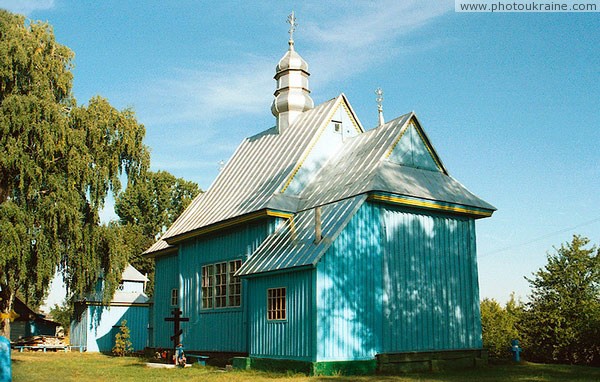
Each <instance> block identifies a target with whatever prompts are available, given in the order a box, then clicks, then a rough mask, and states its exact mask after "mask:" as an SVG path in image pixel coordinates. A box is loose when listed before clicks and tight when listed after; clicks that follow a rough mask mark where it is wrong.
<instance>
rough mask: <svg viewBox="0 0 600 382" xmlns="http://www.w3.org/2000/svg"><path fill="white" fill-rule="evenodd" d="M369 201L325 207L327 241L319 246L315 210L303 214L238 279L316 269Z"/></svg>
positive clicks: (272, 239) (275, 235)
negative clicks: (349, 223) (363, 205)
mask: <svg viewBox="0 0 600 382" xmlns="http://www.w3.org/2000/svg"><path fill="white" fill-rule="evenodd" d="M366 197H367V196H366V195H359V196H356V197H354V198H350V199H345V200H341V201H338V202H335V203H331V204H327V205H325V206H323V207H321V229H322V237H323V238H322V239H321V240H320V241H319V242H318V243H315V215H314V214H315V209H314V208H313V209H310V210H305V211H302V212H299V213H298V214H296V215H295V216H294V217H292V218H290V219H289V220H287V221H286V222H285V223H284V224H281V225H280V226H279V228H278V229H277V230H276V231H275V232H274V233H273V234H271V235H270V236H269V237H267V239H265V241H263V242H262V244H261V245H260V246H259V247H258V249H257V250H256V251H255V252H254V253H253V254H252V256H251V257H250V258H249V259H248V261H246V262H245V263H244V264H243V265H242V267H241V268H240V269H239V270H238V272H237V273H236V275H238V276H245V275H250V274H257V273H264V272H272V271H276V270H281V269H289V268H297V267H305V266H314V265H316V264H317V262H318V261H319V259H320V258H321V256H323V254H324V253H325V251H327V249H328V248H329V247H330V246H331V243H332V242H333V241H334V240H335V238H336V237H337V236H338V235H339V234H340V232H342V230H343V229H344V227H346V225H347V224H348V222H349V221H350V219H351V218H352V216H353V215H354V213H355V212H356V211H357V210H358V208H360V206H361V205H362V204H363V203H364V201H365V200H366Z"/></svg>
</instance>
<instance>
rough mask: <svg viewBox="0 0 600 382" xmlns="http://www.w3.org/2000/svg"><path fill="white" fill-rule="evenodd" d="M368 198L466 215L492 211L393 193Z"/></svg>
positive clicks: (481, 214) (488, 215) (489, 214)
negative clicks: (449, 204)
mask: <svg viewBox="0 0 600 382" xmlns="http://www.w3.org/2000/svg"><path fill="white" fill-rule="evenodd" d="M369 200H377V201H381V202H386V203H392V204H400V205H403V206H411V207H424V208H428V209H432V210H439V211H449V212H458V213H462V214H467V215H476V216H481V217H490V216H492V213H493V212H485V211H479V210H476V209H471V208H468V207H459V206H447V205H442V204H438V203H435V202H429V201H425V200H416V199H412V198H406V197H402V196H394V195H380V194H371V195H369Z"/></svg>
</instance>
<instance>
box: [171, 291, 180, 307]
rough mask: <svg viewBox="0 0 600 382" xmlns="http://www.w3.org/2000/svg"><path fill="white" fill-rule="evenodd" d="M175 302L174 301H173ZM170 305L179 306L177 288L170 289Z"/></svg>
mask: <svg viewBox="0 0 600 382" xmlns="http://www.w3.org/2000/svg"><path fill="white" fill-rule="evenodd" d="M173 302H175V303H173ZM171 307H172V308H175V307H179V289H178V288H173V289H171Z"/></svg>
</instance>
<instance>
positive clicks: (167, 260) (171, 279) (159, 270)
mask: <svg viewBox="0 0 600 382" xmlns="http://www.w3.org/2000/svg"><path fill="white" fill-rule="evenodd" d="M155 261H156V267H155V269H156V271H155V272H156V273H155V274H154V296H153V300H154V305H153V309H152V315H153V317H152V322H153V328H152V332H153V335H154V338H153V344H154V346H155V347H163V348H170V347H171V346H173V342H172V341H171V339H170V337H171V336H172V335H173V323H169V322H165V318H166V317H169V316H171V310H172V309H173V307H171V290H172V289H176V288H179V278H178V272H179V265H178V256H177V254H173V255H168V256H161V257H158V258H156V260H155Z"/></svg>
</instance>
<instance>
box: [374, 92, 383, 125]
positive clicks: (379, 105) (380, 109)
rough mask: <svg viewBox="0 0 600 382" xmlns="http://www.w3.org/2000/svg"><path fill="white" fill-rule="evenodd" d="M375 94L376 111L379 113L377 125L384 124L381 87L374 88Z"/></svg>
mask: <svg viewBox="0 0 600 382" xmlns="http://www.w3.org/2000/svg"><path fill="white" fill-rule="evenodd" d="M375 94H376V95H377V98H375V101H377V112H378V113H379V126H381V125H383V124H384V120H383V90H381V88H377V90H375Z"/></svg>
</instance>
